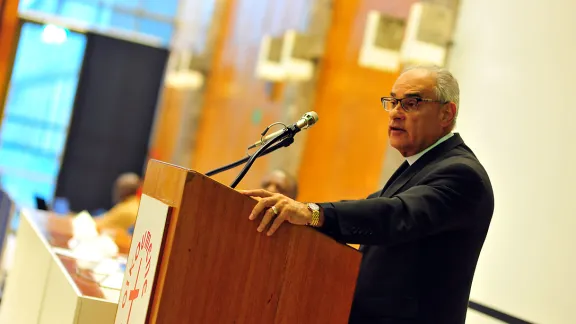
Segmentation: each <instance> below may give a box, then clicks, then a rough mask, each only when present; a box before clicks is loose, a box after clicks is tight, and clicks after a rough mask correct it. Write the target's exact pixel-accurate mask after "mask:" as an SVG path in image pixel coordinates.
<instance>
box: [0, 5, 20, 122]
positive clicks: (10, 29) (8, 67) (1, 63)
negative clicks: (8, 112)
mask: <svg viewBox="0 0 576 324" xmlns="http://www.w3.org/2000/svg"><path fill="white" fill-rule="evenodd" d="M18 24H19V23H18V0H0V119H1V116H2V114H3V110H4V101H5V99H6V95H7V91H8V82H9V80H10V74H11V73H12V64H13V63H14V62H13V60H14V55H15V53H16V46H17V45H16V43H17V38H18Z"/></svg>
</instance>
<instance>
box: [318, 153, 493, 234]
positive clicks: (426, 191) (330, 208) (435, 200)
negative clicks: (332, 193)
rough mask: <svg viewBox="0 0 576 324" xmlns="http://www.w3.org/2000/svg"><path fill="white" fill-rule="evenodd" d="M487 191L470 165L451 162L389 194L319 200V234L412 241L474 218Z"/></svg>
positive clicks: (472, 220) (452, 227)
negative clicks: (420, 179)
mask: <svg viewBox="0 0 576 324" xmlns="http://www.w3.org/2000/svg"><path fill="white" fill-rule="evenodd" d="M486 194H487V190H486V186H485V184H484V183H483V182H482V178H481V177H480V175H479V174H478V173H477V172H476V171H475V170H473V169H472V168H471V167H470V166H468V165H464V164H453V165H450V166H447V167H444V168H442V169H440V170H438V171H436V172H434V173H432V174H430V175H428V176H427V177H426V179H424V181H422V183H420V184H419V185H416V186H414V187H411V188H409V189H408V190H406V191H404V192H401V193H400V194H398V195H396V196H393V197H391V198H384V197H375V198H371V199H365V200H358V201H348V202H337V203H325V204H319V205H320V206H321V207H322V209H323V212H324V224H323V226H322V227H321V228H320V229H319V230H320V231H321V232H323V233H325V234H327V235H329V236H331V237H333V238H334V239H336V240H337V241H340V242H345V243H355V244H370V245H389V244H395V243H399V242H406V241H410V240H416V239H418V238H420V237H423V236H427V235H431V234H434V233H438V232H441V231H445V230H450V229H454V228H463V227H466V226H471V225H473V224H475V222H476V221H477V219H475V218H476V214H477V213H476V208H477V207H478V204H479V203H480V201H481V200H482V199H483V198H484V197H485V196H486Z"/></svg>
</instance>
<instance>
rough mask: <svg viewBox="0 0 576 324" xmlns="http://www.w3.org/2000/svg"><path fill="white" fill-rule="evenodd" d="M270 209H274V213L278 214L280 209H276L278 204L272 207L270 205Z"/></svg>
mask: <svg viewBox="0 0 576 324" xmlns="http://www.w3.org/2000/svg"><path fill="white" fill-rule="evenodd" d="M270 209H272V211H273V212H274V215H278V209H276V206H272V207H270Z"/></svg>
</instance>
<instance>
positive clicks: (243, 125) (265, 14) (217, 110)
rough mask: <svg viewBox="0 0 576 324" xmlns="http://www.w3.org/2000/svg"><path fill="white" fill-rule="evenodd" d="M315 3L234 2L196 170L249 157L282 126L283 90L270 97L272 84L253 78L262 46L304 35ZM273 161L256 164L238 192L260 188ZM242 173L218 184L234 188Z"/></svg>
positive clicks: (211, 84) (213, 74)
mask: <svg viewBox="0 0 576 324" xmlns="http://www.w3.org/2000/svg"><path fill="white" fill-rule="evenodd" d="M311 3H312V2H311V1H305V0H297V1H295V0H290V1H288V0H284V1H263V0H261V1H249V0H236V1H229V3H228V6H230V7H229V10H231V11H230V14H229V15H228V18H227V22H226V23H225V26H224V27H223V28H224V33H223V40H222V42H221V43H220V44H218V45H217V46H216V49H215V52H214V55H215V57H214V62H213V69H212V70H211V71H210V76H209V81H208V84H207V85H206V87H207V88H206V93H205V97H204V107H203V109H202V115H201V117H200V121H199V127H198V134H197V142H196V149H195V152H194V154H193V159H192V161H191V163H190V165H191V167H192V168H193V169H195V170H198V171H200V172H206V171H209V170H211V169H213V168H216V167H219V166H222V165H224V164H227V163H229V162H232V161H235V160H237V159H239V158H242V157H244V156H245V153H246V147H247V146H248V145H249V144H250V143H253V142H254V141H256V140H257V139H258V138H259V137H260V133H261V132H262V130H264V129H265V128H266V126H268V125H269V124H271V123H272V122H275V121H278V120H282V119H281V115H282V109H283V105H282V101H281V100H280V99H279V98H282V85H279V86H276V88H275V90H276V91H279V92H280V93H279V94H277V95H275V96H274V95H271V91H270V90H271V89H272V88H271V87H270V84H267V83H266V82H264V81H261V80H257V79H256V78H255V77H254V71H255V66H256V65H255V64H256V58H257V53H258V48H259V45H260V40H261V38H262V36H264V35H265V34H272V35H273V36H280V35H281V34H283V33H284V31H286V30H287V29H290V28H292V29H296V30H303V29H304V27H305V26H304V25H305V23H306V14H307V12H309V7H310V5H311ZM269 158H270V157H264V158H262V159H261V160H259V161H257V162H256V163H255V164H254V166H253V167H252V169H251V172H250V173H249V174H248V175H247V176H246V178H245V180H244V181H243V182H242V183H241V184H240V186H239V187H244V188H247V187H256V186H258V185H259V182H260V178H261V177H262V175H263V174H264V173H265V172H266V171H267V170H268V164H269ZM239 170H240V169H239V168H237V169H234V170H230V171H227V172H225V173H222V174H219V175H217V176H215V177H214V178H215V179H216V180H218V181H221V182H223V183H226V184H230V183H231V182H232V180H233V179H234V177H235V176H236V174H237V173H238V172H239Z"/></svg>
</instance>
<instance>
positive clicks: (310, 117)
mask: <svg viewBox="0 0 576 324" xmlns="http://www.w3.org/2000/svg"><path fill="white" fill-rule="evenodd" d="M302 119H304V120H305V121H306V123H305V125H304V126H303V127H302V129H306V128H308V127H312V125H314V124H316V123H317V122H318V119H319V117H318V114H317V113H316V112H315V111H309V112H307V113H305V114H304V116H302Z"/></svg>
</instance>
